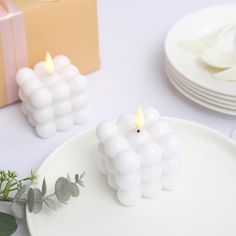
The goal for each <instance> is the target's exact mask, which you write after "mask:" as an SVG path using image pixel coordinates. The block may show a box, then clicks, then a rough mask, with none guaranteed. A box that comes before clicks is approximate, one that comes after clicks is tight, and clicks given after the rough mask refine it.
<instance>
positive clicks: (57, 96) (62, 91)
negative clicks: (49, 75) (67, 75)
mask: <svg viewBox="0 0 236 236" xmlns="http://www.w3.org/2000/svg"><path fill="white" fill-rule="evenodd" d="M50 90H51V93H52V96H53V100H54V101H56V102H61V101H64V100H65V99H67V98H68V97H69V96H70V87H69V86H68V85H67V84H66V83H63V82H61V83H57V84H54V85H53V86H51V87H50Z"/></svg>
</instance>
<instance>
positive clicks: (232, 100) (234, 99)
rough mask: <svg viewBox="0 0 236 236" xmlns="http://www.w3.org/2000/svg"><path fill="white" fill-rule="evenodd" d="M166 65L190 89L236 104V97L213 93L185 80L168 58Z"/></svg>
mask: <svg viewBox="0 0 236 236" xmlns="http://www.w3.org/2000/svg"><path fill="white" fill-rule="evenodd" d="M165 64H166V65H168V68H169V70H171V71H172V72H173V73H174V74H176V76H178V78H179V79H180V80H181V81H182V82H184V83H185V84H186V85H188V86H189V87H192V88H194V89H196V90H198V91H200V92H202V93H204V94H208V95H209V96H212V97H214V98H217V99H221V100H224V101H229V102H232V103H235V104H236V96H229V95H224V94H220V93H217V92H213V91H211V90H209V89H206V88H204V87H201V86H199V85H197V84H195V83H192V82H191V81H190V80H189V79H187V78H185V77H184V76H183V75H181V74H180V73H179V72H178V71H177V70H176V69H175V68H174V67H173V65H171V63H170V62H169V61H168V60H167V58H166V61H165Z"/></svg>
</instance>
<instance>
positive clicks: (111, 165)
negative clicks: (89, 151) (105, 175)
mask: <svg viewBox="0 0 236 236" xmlns="http://www.w3.org/2000/svg"><path fill="white" fill-rule="evenodd" d="M105 165H106V169H107V171H108V172H109V173H110V174H112V175H116V174H117V171H116V168H115V165H114V161H113V159H111V158H110V157H106V158H105Z"/></svg>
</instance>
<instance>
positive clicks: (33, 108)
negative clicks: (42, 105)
mask: <svg viewBox="0 0 236 236" xmlns="http://www.w3.org/2000/svg"><path fill="white" fill-rule="evenodd" d="M24 104H25V108H26V109H27V111H28V112H33V111H34V110H35V107H34V106H33V105H32V104H31V103H30V102H29V101H26V102H24Z"/></svg>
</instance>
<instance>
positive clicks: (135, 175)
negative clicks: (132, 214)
mask: <svg viewBox="0 0 236 236" xmlns="http://www.w3.org/2000/svg"><path fill="white" fill-rule="evenodd" d="M96 133H97V137H98V139H99V141H100V143H99V145H98V148H99V150H100V152H101V153H102V155H101V156H100V158H99V160H98V162H99V169H100V171H101V172H102V173H103V174H105V175H106V176H107V181H108V185H109V186H110V187H111V188H112V189H114V190H116V191H117V198H118V200H119V201H120V202H121V203H122V204H123V205H126V206H132V205H135V204H137V203H138V201H139V200H140V198H141V196H143V197H145V198H154V197H156V196H157V195H158V193H159V192H160V190H161V189H165V190H173V189H175V188H177V186H178V184H179V182H180V179H181V178H180V177H181V162H182V142H181V139H180V138H179V137H178V136H177V135H176V134H173V132H172V130H171V128H170V126H169V125H168V123H167V122H165V121H163V120H162V119H161V118H160V115H159V113H158V111H157V110H156V109H154V108H151V107H147V108H145V109H144V111H143V112H142V110H141V109H138V111H137V114H136V116H134V115H132V114H127V115H123V116H121V117H120V118H119V119H118V120H117V122H115V121H104V122H102V123H101V124H99V125H98V127H97V129H96Z"/></svg>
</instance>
